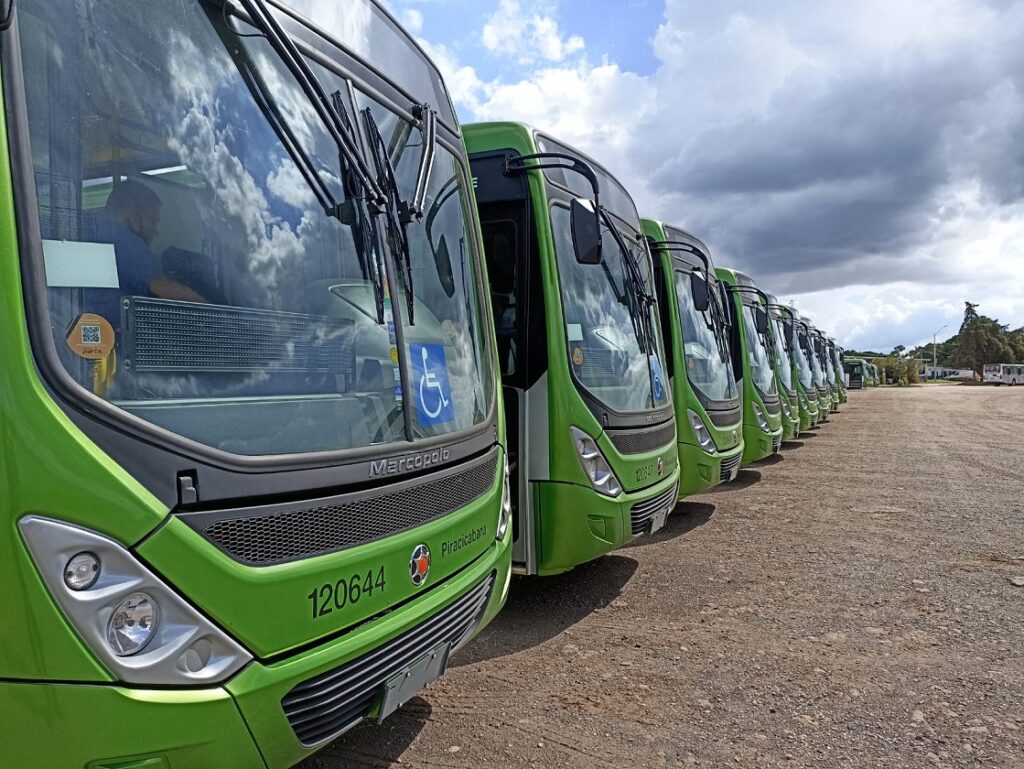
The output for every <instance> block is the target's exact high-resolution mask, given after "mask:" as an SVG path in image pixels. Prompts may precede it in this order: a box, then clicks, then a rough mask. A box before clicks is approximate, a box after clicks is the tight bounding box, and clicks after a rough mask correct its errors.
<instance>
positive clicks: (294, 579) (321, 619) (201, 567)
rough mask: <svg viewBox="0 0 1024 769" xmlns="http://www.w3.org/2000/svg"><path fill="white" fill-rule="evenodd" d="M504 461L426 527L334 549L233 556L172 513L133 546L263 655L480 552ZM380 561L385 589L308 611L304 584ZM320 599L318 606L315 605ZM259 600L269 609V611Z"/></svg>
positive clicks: (491, 527)
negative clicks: (415, 559) (416, 564)
mask: <svg viewBox="0 0 1024 769" xmlns="http://www.w3.org/2000/svg"><path fill="white" fill-rule="evenodd" d="M503 474H504V470H503V463H502V461H501V460H500V458H499V461H498V470H497V473H496V475H495V479H494V486H493V487H492V488H491V490H490V491H489V492H488V493H487V494H485V495H484V496H482V497H480V498H479V499H477V500H475V501H474V502H472V503H470V504H469V505H467V506H466V507H464V508H462V509H461V510H459V511H457V512H455V513H451V514H449V515H447V516H445V517H444V518H442V519H440V520H438V521H436V522H434V523H432V524H428V525H426V526H421V527H418V528H415V529H411V530H410V531H406V532H403V533H401V534H396V535H394V536H391V537H387V538H385V539H380V540H377V541H376V542H370V543H368V544H365V545H361V546H359V547H354V548H350V549H347V550H342V551H340V552H337V553H331V554H328V555H322V556H318V557H315V558H307V559H303V560H299V561H293V562H290V563H282V564H278V565H273V566H263V567H252V566H247V565H245V564H242V563H239V562H237V561H235V560H233V559H232V558H231V557H229V556H228V555H226V554H225V553H223V552H221V551H220V550H219V549H218V548H217V547H216V546H214V545H213V544H211V543H210V542H208V541H207V540H205V539H204V538H203V537H202V536H200V535H199V534H198V533H196V532H195V531H194V530H193V529H192V528H191V527H189V526H188V525H187V524H185V523H183V522H182V521H180V520H177V519H172V520H170V521H169V522H168V523H167V525H166V526H163V527H162V528H161V529H160V530H159V531H157V532H156V533H155V534H154V535H153V536H151V537H150V538H149V539H147V540H146V541H145V542H144V543H143V544H142V546H141V547H140V548H139V549H138V552H139V555H141V556H142V557H143V558H144V559H145V560H146V561H147V562H148V563H149V564H150V565H151V566H152V567H153V569H154V570H155V571H157V572H158V573H159V574H161V575H162V576H163V577H164V578H165V579H166V580H167V581H169V582H170V583H171V584H173V585H175V586H176V587H177V588H178V589H179V590H181V591H182V592H183V593H185V594H186V595H188V596H189V597H190V598H191V599H192V600H193V601H194V602H195V603H196V604H197V605H198V606H199V607H200V608H201V609H202V610H203V611H204V612H205V613H206V614H207V615H209V616H210V617H212V618H213V619H215V620H216V621H217V622H218V623H219V624H220V625H221V626H222V627H223V628H224V629H226V630H227V631H228V632H229V633H231V635H233V636H234V637H235V638H236V639H237V640H238V641H239V642H241V643H242V645H244V646H245V647H246V648H248V649H249V650H250V651H251V652H252V653H253V654H255V655H256V656H257V657H269V656H272V655H275V654H280V653H282V652H287V651H289V650H290V649H293V648H295V647H297V646H301V645H303V644H306V643H309V642H311V641H316V640H317V639H320V638H323V637H324V636H327V635H330V634H332V633H337V632H338V631H340V630H343V629H345V628H348V627H351V626H353V625H356V624H359V623H360V622H363V621H365V620H366V618H367V617H372V616H374V615H376V614H379V613H380V612H383V611H385V610H386V609H388V608H390V607H392V606H395V605H398V604H401V603H404V602H405V601H408V600H410V599H414V598H415V597H416V596H417V595H418V594H422V593H424V592H427V591H429V590H430V589H431V587H433V586H434V585H437V584H438V583H440V582H442V581H443V580H444V579H446V578H447V577H449V576H451V575H452V574H454V573H455V572H457V571H459V570H461V569H462V568H464V567H465V566H466V565H467V564H468V563H470V562H472V561H474V560H475V559H476V558H478V557H480V556H481V555H483V554H485V553H487V552H488V551H489V550H490V549H491V543H492V542H493V541H494V535H495V527H496V526H497V519H498V513H497V511H498V508H499V506H500V504H501V488H502V487H501V484H502V481H503ZM464 536H466V537H467V538H472V542H471V544H469V545H467V546H465V547H461V548H458V549H456V550H454V552H449V548H446V547H445V543H446V542H452V541H454V540H457V539H459V538H461V537H464ZM421 543H422V544H425V545H426V546H427V547H428V548H430V553H431V565H430V576H429V578H428V580H427V582H426V584H425V585H424V586H422V587H420V588H417V587H415V586H414V585H413V584H412V581H411V580H410V578H409V561H410V558H411V556H412V552H413V550H414V549H415V548H416V546H417V545H419V544H421ZM381 568H383V569H384V581H385V588H384V590H380V589H378V588H374V589H373V590H372V592H369V593H363V592H362V588H361V587H360V589H359V591H358V592H359V596H360V597H359V599H358V601H357V602H356V603H351V602H349V601H348V599H347V597H346V598H345V599H344V600H338V601H337V603H338V604H343V608H339V607H338V606H337V604H335V603H334V599H331V600H329V601H328V602H327V606H326V610H325V611H324V613H323V614H322V615H321V616H317V617H314V616H313V601H312V599H310V598H309V594H310V593H311V592H312V591H318V595H319V591H320V589H321V587H322V586H323V585H330V586H331V588H330V589H325V591H324V593H323V595H325V596H326V595H328V593H329V592H331V593H332V594H336V591H332V589H333V588H334V587H335V586H336V585H337V584H339V583H338V581H339V580H342V581H344V583H345V584H346V585H348V584H349V582H350V580H351V579H352V578H353V577H356V578H357V582H358V583H359V584H360V586H361V585H362V584H363V581H364V578H365V577H366V575H367V574H370V575H371V579H370V582H371V583H373V582H374V581H375V580H376V579H377V575H378V573H379V570H380V569H381ZM321 603H322V601H321V598H318V599H317V605H318V606H319V605H321ZM268 609H271V610H270V611H268Z"/></svg>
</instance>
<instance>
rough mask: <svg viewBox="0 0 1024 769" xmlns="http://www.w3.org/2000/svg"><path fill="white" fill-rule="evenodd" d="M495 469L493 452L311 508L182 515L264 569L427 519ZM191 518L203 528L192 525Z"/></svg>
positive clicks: (470, 495) (485, 481)
mask: <svg viewBox="0 0 1024 769" xmlns="http://www.w3.org/2000/svg"><path fill="white" fill-rule="evenodd" d="M497 468H498V452H497V449H495V450H493V451H491V452H490V453H489V454H488V455H487V456H485V457H483V458H481V459H478V460H477V461H475V462H473V463H472V464H469V465H468V466H466V467H463V468H461V469H460V470H459V471H458V472H455V473H446V474H444V475H442V476H441V477H438V478H436V479H434V480H423V479H418V480H417V481H416V482H413V483H407V484H402V485H399V486H398V488H397V489H396V486H395V485H391V486H386V487H384V488H383V489H380V490H375V492H374V493H372V494H367V493H365V492H364V493H361V494H346V495H342V496H338V497H333V498H329V499H326V500H320V503H319V504H317V505H316V506H315V507H306V506H293V507H292V509H285V510H282V509H276V510H274V511H273V512H266V513H265V514H259V513H257V514H249V515H244V516H240V515H238V514H237V511H227V512H223V513H214V514H208V513H203V514H197V515H194V516H184V517H185V519H186V520H187V521H189V523H191V524H192V525H193V526H196V527H197V528H199V530H200V531H201V533H202V534H203V535H204V536H205V537H207V538H208V539H209V540H211V541H212V542H214V543H216V544H217V545H218V546H219V547H220V548H221V549H223V550H224V551H225V552H227V553H228V554H229V555H231V556H232V557H233V558H235V559H237V560H239V561H241V562H242V563H246V564H249V565H252V566H266V565H269V564H272V563H280V562H282V561H292V560H297V559H300V558H310V557H312V556H314V555H322V554H323V553H330V552H335V551H337V550H344V549H346V548H350V547H355V546H357V545H362V544H365V543H367V542H372V541H373V540H376V539H380V538H382V537H388V536H391V535H392V534H397V533H399V532H402V531H406V530H408V529H412V528H415V527H417V526H422V525H423V524H425V523H429V522H430V521H435V520H437V519H438V518H442V517H444V516H445V515H448V514H449V513H452V512H454V511H455V510H458V509H460V508H462V507H465V506H466V505H468V504H469V503H470V502H472V501H473V500H475V499H477V498H478V497H480V496H482V495H484V494H485V493H486V492H487V491H489V490H490V489H491V488H492V487H493V486H494V482H495V481H494V479H495V474H496V473H497ZM403 485H404V486H405V488H402V486H403ZM262 509H263V508H261V510H262ZM228 516H231V517H228ZM211 517H212V518H213V519H214V520H210V518H211ZM199 519H201V520H203V523H202V524H200V525H198V526H197V524H196V523H195V521H196V520H199Z"/></svg>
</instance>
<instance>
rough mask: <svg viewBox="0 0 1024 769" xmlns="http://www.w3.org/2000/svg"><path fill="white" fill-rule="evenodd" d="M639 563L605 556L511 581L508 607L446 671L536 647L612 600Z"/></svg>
mask: <svg viewBox="0 0 1024 769" xmlns="http://www.w3.org/2000/svg"><path fill="white" fill-rule="evenodd" d="M638 565H639V564H638V563H637V562H636V561H635V560H633V559H632V558H626V557H625V556H621V555H606V556H604V557H603V558H598V559H597V560H596V561H591V562H590V563H585V564H583V565H582V566H577V567H576V568H575V569H573V570H572V571H570V572H566V573H565V574H559V575H557V576H554V577H513V579H512V587H511V589H510V591H509V597H508V603H506V604H505V608H504V609H503V610H502V612H501V614H499V615H498V617H497V619H495V620H494V621H493V622H492V623H491V624H490V625H488V627H487V628H486V629H485V630H484V631H483V632H482V633H481V634H480V635H478V636H477V637H476V638H475V639H474V640H473V643H471V644H469V645H468V646H467V647H466V648H465V649H463V650H462V651H460V652H459V653H458V654H457V655H455V657H453V658H452V661H451V664H450V665H449V667H452V668H456V667H461V666H463V665H472V664H474V663H476V662H483V661H484V660H489V659H494V658H495V657H504V656H506V655H508V654H515V653H516V652H519V651H523V650H524V649H530V648H533V647H534V646H539V645H540V644H542V643H544V642H545V641H547V640H549V639H551V638H554V637H555V636H556V635H558V634H559V633H561V632H562V631H563V630H565V629H566V628H568V627H571V626H572V625H575V624H576V623H577V622H579V621H580V620H582V619H584V618H586V617H587V616H589V615H590V614H591V613H592V612H593V611H594V610H595V609H600V608H602V607H604V606H607V605H608V604H609V603H611V602H612V601H614V600H615V599H616V598H617V597H618V596H619V594H620V593H621V592H622V588H623V587H625V585H626V583H627V582H629V580H630V579H631V578H632V577H633V575H634V574H635V573H636V570H637V566H638Z"/></svg>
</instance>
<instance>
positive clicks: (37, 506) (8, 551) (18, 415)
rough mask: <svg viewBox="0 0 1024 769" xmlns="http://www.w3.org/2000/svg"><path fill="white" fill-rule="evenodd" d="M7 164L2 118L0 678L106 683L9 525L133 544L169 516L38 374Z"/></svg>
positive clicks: (0, 117) (0, 113)
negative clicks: (87, 533)
mask: <svg viewBox="0 0 1024 769" xmlns="http://www.w3.org/2000/svg"><path fill="white" fill-rule="evenodd" d="M9 157H10V154H9V148H8V144H7V126H6V116H5V115H4V114H3V111H2V110H0V324H2V327H3V329H4V333H3V334H0V580H2V581H3V583H4V584H7V585H10V586H13V587H12V589H9V590H8V591H7V594H6V595H5V597H4V600H3V610H2V616H0V678H8V679H46V678H54V679H60V680H64V681H90V680H91V681H96V680H106V679H109V676H108V675H107V673H106V672H105V671H104V670H103V668H102V667H100V666H99V664H98V663H96V662H95V661H94V659H93V658H92V656H91V654H90V653H89V652H87V651H86V650H85V648H84V646H83V645H82V644H81V643H80V642H79V640H78V638H77V635H76V634H75V633H74V632H73V631H72V630H71V629H70V628H69V627H68V625H67V623H66V622H65V621H64V617H63V615H62V614H61V612H60V611H59V610H58V609H57V608H56V606H55V604H54V603H53V601H52V599H51V598H50V595H49V592H48V591H47V590H46V588H45V587H44V586H43V584H42V582H41V581H40V579H39V576H38V574H37V573H36V570H35V567H34V565H33V564H32V562H31V560H30V559H29V557H28V553H27V551H26V550H25V547H24V544H23V543H22V541H21V537H20V535H19V533H18V529H17V522H18V520H19V519H21V518H22V517H24V516H25V515H30V514H35V515H44V516H50V517H54V518H61V519H63V520H65V521H68V522H70V523H78V524H81V525H83V526H88V527H90V528H92V529H94V530H96V531H100V532H103V533H104V534H107V535H109V536H111V537H113V538H114V539H117V540H118V541H120V542H122V543H126V544H132V543H134V542H137V541H138V540H139V539H141V538H142V537H143V536H145V534H146V533H147V532H148V531H150V530H151V529H152V528H153V527H154V526H155V525H157V524H158V523H159V522H160V520H162V519H163V517H164V516H165V515H166V514H167V510H166V508H165V507H163V506H162V505H161V504H160V503H159V501H157V499H156V498H155V497H153V495H152V494H150V493H149V492H148V491H146V489H144V488H143V487H142V486H141V485H140V484H139V483H138V482H136V481H135V479H134V478H132V477H131V476H129V475H128V474H127V473H126V472H124V471H123V470H122V469H121V468H120V467H119V466H118V465H116V464H115V463H114V462H112V461H111V460H110V459H108V458H107V457H106V455H104V454H103V453H102V452H100V451H99V450H98V449H97V448H96V446H95V445H94V444H93V443H92V442H91V441H90V440H89V439H88V438H87V437H86V436H85V435H83V434H82V433H81V431H79V430H78V428H76V427H75V426H74V425H73V424H72V422H71V420H70V419H68V417H67V416H66V415H65V414H64V413H63V412H62V411H61V410H60V409H59V408H58V407H57V405H56V404H55V403H54V402H53V400H52V399H51V398H50V396H49V394H48V393H47V392H46V390H45V388H44V387H43V386H42V383H41V382H40V380H39V378H38V376H37V375H36V368H35V363H34V361H33V358H32V353H31V350H30V348H29V340H28V329H27V326H26V315H25V306H24V298H23V295H22V284H21V274H20V267H19V260H18V253H19V251H18V239H17V234H16V228H15V221H14V201H13V191H12V181H11V168H10V160H9ZM29 638H31V642H29V640H28V639H29ZM0 710H6V708H4V707H3V705H2V704H0Z"/></svg>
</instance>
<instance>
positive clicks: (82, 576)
mask: <svg viewBox="0 0 1024 769" xmlns="http://www.w3.org/2000/svg"><path fill="white" fill-rule="evenodd" d="M99 578H100V559H99V558H97V557H96V556H95V555H93V554H92V553H79V554H78V555H75V556H72V557H71V559H70V560H69V561H68V563H67V566H65V567H64V584H65V585H67V586H68V589H70V590H88V589H89V588H90V587H92V586H93V585H95V584H96V580H98V579H99Z"/></svg>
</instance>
